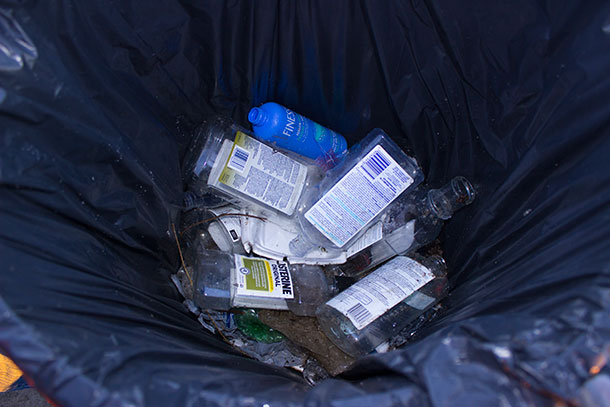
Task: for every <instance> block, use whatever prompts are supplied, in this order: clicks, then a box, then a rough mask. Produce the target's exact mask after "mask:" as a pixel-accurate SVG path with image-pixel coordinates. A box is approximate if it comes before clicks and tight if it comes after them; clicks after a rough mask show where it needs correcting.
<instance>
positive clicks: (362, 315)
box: [316, 255, 448, 357]
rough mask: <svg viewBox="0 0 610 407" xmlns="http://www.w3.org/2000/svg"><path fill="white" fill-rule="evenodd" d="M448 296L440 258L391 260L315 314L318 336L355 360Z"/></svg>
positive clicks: (417, 257) (420, 257) (400, 257)
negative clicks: (319, 333) (319, 329)
mask: <svg viewBox="0 0 610 407" xmlns="http://www.w3.org/2000/svg"><path fill="white" fill-rule="evenodd" d="M447 292H448V280H447V270H446V265H445V261H444V260H443V258H442V257H440V256H431V257H427V258H426V257H422V256H419V255H413V256H412V257H405V256H397V257H395V258H394V259H392V260H391V261H389V262H388V263H386V264H384V265H383V266H381V267H380V268H378V269H377V270H375V271H373V272H372V273H371V274H369V275H368V276H366V277H364V278H363V279H362V280H360V281H358V282H357V283H355V284H354V285H352V286H351V287H349V288H348V289H346V290H345V291H343V292H341V293H340V294H339V295H337V296H335V297H334V298H333V299H331V300H330V301H328V302H326V303H325V304H324V305H322V306H320V308H318V311H317V315H316V316H317V319H318V321H319V323H320V327H321V328H322V331H323V332H324V333H325V334H326V336H328V338H329V339H330V340H331V341H332V342H333V343H334V344H335V345H337V346H338V347H339V348H340V349H341V350H343V351H344V352H345V353H347V354H349V355H351V356H354V357H359V356H363V355H366V354H367V353H369V352H371V351H372V350H373V349H375V348H376V347H377V346H378V345H380V344H381V343H383V342H385V341H386V340H388V339H389V338H391V337H393V336H395V335H397V334H398V333H399V332H400V331H401V330H402V329H403V328H405V327H406V326H407V325H409V323H411V322H413V321H414V320H415V319H416V318H417V317H419V316H420V315H421V314H422V313H424V312H426V311H427V310H428V309H430V308H431V307H433V306H434V305H435V304H436V303H438V302H439V301H440V300H441V299H442V298H443V297H445V296H446V295H447Z"/></svg>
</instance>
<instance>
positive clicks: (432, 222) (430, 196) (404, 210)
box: [326, 177, 475, 276]
mask: <svg viewBox="0 0 610 407" xmlns="http://www.w3.org/2000/svg"><path fill="white" fill-rule="evenodd" d="M474 198H475V190H474V187H473V186H472V184H471V183H470V182H468V180H467V179H466V178H464V177H455V178H453V179H452V180H451V181H450V182H449V183H448V184H447V185H445V186H443V187H442V188H439V189H428V188H422V187H419V188H417V189H416V190H415V191H414V192H413V193H412V194H410V195H406V196H405V197H404V198H399V199H398V200H396V201H395V202H394V203H392V204H391V205H390V206H389V207H388V210H387V212H386V213H384V215H383V216H382V217H381V218H380V221H379V224H377V225H375V227H380V228H381V233H379V234H378V235H377V237H378V238H379V240H378V241H377V242H375V243H373V244H371V245H370V246H369V247H367V248H365V249H364V250H362V251H360V252H358V253H356V254H354V255H352V256H350V257H349V258H348V259H347V262H345V263H344V264H341V265H332V266H327V267H326V271H327V272H329V273H330V274H336V275H345V276H357V275H359V274H362V273H364V272H366V271H368V270H370V269H372V268H373V267H375V266H377V265H379V264H381V263H383V262H384V261H386V260H388V259H391V258H392V257H394V256H396V255H398V254H401V255H406V254H409V253H413V252H415V251H416V250H417V249H419V248H420V247H422V246H425V245H426V244H428V243H430V242H432V241H433V240H434V239H436V238H437V236H438V235H439V233H440V231H441V228H442V226H443V224H444V222H445V221H446V220H448V219H449V218H451V216H453V214H454V213H455V211H457V210H459V209H461V208H463V207H464V206H466V205H469V204H470V203H471V202H472V201H473V200H474Z"/></svg>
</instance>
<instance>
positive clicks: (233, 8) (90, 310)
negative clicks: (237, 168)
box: [0, 0, 610, 407]
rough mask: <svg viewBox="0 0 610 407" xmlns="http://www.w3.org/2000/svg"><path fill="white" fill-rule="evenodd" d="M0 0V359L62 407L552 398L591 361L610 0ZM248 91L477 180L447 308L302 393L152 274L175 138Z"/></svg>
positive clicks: (594, 365) (604, 282) (458, 222)
mask: <svg viewBox="0 0 610 407" xmlns="http://www.w3.org/2000/svg"><path fill="white" fill-rule="evenodd" d="M3 4H4V5H3V6H2V11H1V12H0V58H1V59H0V88H1V89H0V258H1V259H2V261H1V262H0V352H2V353H4V354H6V355H8V356H9V357H10V358H11V359H13V360H14V361H15V362H16V363H17V365H18V366H19V367H20V368H21V369H22V370H23V371H24V372H25V374H26V376H27V377H28V379H30V380H31V381H32V382H33V383H34V384H35V385H36V386H37V388H38V389H39V390H40V391H41V392H43V393H44V394H45V395H47V396H48V397H49V398H50V399H51V400H53V401H55V402H56V403H57V404H58V405H62V406H89V405H91V406H93V405H95V406H100V407H107V406H137V407H138V406H144V405H164V406H165V405H175V406H179V405H190V406H198V405H202V406H203V405H206V406H212V405H240V406H260V405H264V404H268V405H273V406H288V405H291V406H299V405H307V406H316V405H319V406H325V405H330V404H332V405H333V406H336V407H342V406H354V405H360V404H362V405H379V406H389V405H401V406H426V405H433V406H444V405H500V404H502V405H553V404H554V403H556V402H564V405H566V404H565V402H566V401H568V402H571V400H576V399H578V397H579V394H581V389H582V386H583V384H584V383H588V380H590V379H592V376H593V375H594V374H595V373H597V372H600V373H602V374H605V375H607V374H608V369H609V368H608V366H607V364H606V362H603V360H605V359H603V358H602V359H600V354H601V353H603V351H604V348H605V346H606V345H607V344H608V342H610V318H608V314H609V311H610V250H609V241H610V228H608V220H609V219H610V160H608V153H609V152H610V137H608V136H609V134H610V120H609V118H610V104H609V103H608V100H609V98H610V80H609V79H608V72H610V29H609V28H608V27H610V4H608V3H607V2H601V1H590V2H565V1H547V2H542V1H540V2H532V1H516V2H508V3H507V2H487V1H475V2H469V3H468V4H463V3H462V2H455V1H446V0H439V1H434V2H433V1H411V2H379V1H348V0H345V1H333V2H326V1H311V2H279V1H260V2H247V1H244V2H234V1H231V2H212V1H210V2H201V1H194V0H183V1H174V0H167V1H164V2H154V4H153V3H151V2H148V1H125V2H123V1H121V2H110V3H107V2H78V1H54V2H42V1H41V2H19V1H10V2H5V3H3ZM34 59H35V61H34V63H27V61H28V60H29V61H33V60H34ZM19 61H21V62H19ZM268 100H273V101H277V102H278V103H281V104H283V105H285V106H287V107H289V108H291V109H294V110H295V111H298V112H299V113H301V114H303V115H305V116H307V117H309V118H311V119H312V120H315V121H316V122H319V123H320V124H322V125H325V126H328V127H331V128H333V129H335V130H336V131H338V132H340V133H341V134H344V135H346V136H347V138H348V142H349V143H350V145H351V144H353V143H354V142H355V141H357V140H359V139H360V138H361V137H363V136H364V135H365V134H366V133H367V132H368V131H369V130H371V129H372V128H374V127H380V128H383V129H384V130H385V131H386V132H387V133H388V134H389V135H390V136H391V137H393V139H394V140H395V141H396V142H397V143H398V144H399V145H401V146H402V147H403V148H404V149H405V151H406V152H407V153H408V154H410V155H412V156H414V157H416V158H417V159H418V161H419V163H420V164H421V166H422V168H423V169H424V172H425V175H426V181H427V182H428V183H429V184H430V185H431V186H440V185H442V184H444V183H445V182H447V181H448V180H449V179H450V178H452V177H454V176H456V175H463V176H465V177H467V178H468V179H469V180H472V181H473V183H474V184H475V188H476V189H477V194H478V198H477V200H476V201H475V202H474V203H473V204H472V205H471V206H469V207H467V208H464V209H463V210H461V211H459V212H458V213H456V214H455V216H454V217H453V218H452V219H451V221H449V222H448V224H447V225H446V227H445V229H444V231H443V233H442V235H441V241H442V242H443V245H442V249H443V254H444V256H445V258H446V259H447V262H448V265H449V269H450V282H451V285H452V290H451V294H450V296H449V297H448V299H447V300H446V301H444V302H443V310H442V312H439V314H438V315H437V316H436V317H435V318H434V319H433V320H431V321H430V322H429V323H428V324H426V325H425V326H424V327H422V328H421V329H420V330H419V331H418V334H417V337H416V338H415V339H416V340H415V341H413V342H411V343H409V344H408V345H406V346H404V347H402V348H401V349H399V350H396V351H392V352H389V353H385V354H376V355H371V356H369V357H367V358H364V359H362V360H361V361H360V363H359V364H358V365H357V366H356V367H355V368H354V369H353V370H352V371H350V372H348V373H347V374H345V375H343V376H342V377H341V378H336V379H327V380H325V381H322V382H321V383H320V384H319V385H317V386H315V387H310V386H308V384H307V383H306V382H305V380H304V379H303V378H302V377H301V376H300V375H298V374H297V373H296V372H291V371H289V370H287V369H283V368H277V367H272V366H267V365H264V364H261V363H260V362H256V361H254V360H251V359H248V358H246V357H244V356H242V355H240V354H238V353H236V352H235V351H234V350H233V349H232V348H231V347H230V346H229V345H227V344H225V343H224V342H222V340H221V339H220V338H218V337H217V336H213V335H212V334H211V333H209V332H208V331H207V330H205V329H204V328H203V327H202V326H201V325H200V324H199V322H198V321H197V320H195V319H194V318H193V317H192V316H191V315H189V313H188V311H187V310H186V308H185V307H184V306H183V305H182V303H181V299H180V295H179V293H178V292H177V291H176V289H175V288H174V287H173V285H172V283H171V281H170V277H169V276H170V275H171V274H172V273H173V272H175V270H177V269H178V267H179V257H178V254H177V251H176V245H175V242H174V241H173V233H172V226H171V224H172V223H173V222H176V216H177V213H178V212H179V209H180V207H181V205H182V199H183V196H182V191H183V185H181V182H180V181H179V177H180V168H179V165H180V161H181V158H182V156H183V155H184V153H185V151H186V148H187V146H188V142H189V140H190V138H191V135H192V130H193V129H194V128H195V126H196V125H197V124H199V123H200V122H201V121H202V120H203V119H204V117H207V116H208V115H210V114H212V113H219V114H226V115H229V116H232V117H233V118H234V119H235V120H237V121H239V122H241V123H242V124H247V121H246V115H247V112H248V110H249V108H250V107H251V106H253V105H259V104H260V103H262V102H265V101H268ZM600 360H601V361H602V362H603V363H602V362H600ZM587 389H588V388H587ZM587 391H589V390H587ZM567 405H569V404H567Z"/></svg>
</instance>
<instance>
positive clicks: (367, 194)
mask: <svg viewBox="0 0 610 407" xmlns="http://www.w3.org/2000/svg"><path fill="white" fill-rule="evenodd" d="M423 178H424V177H423V174H422V172H421V170H420V168H419V166H418V165H417V162H416V161H415V159H413V158H411V157H409V156H408V155H407V154H405V153H404V151H402V150H401V149H400V147H398V145H396V143H394V142H393V141H392V140H391V139H390V138H389V137H388V135H387V134H385V133H384V132H383V131H382V130H379V129H375V130H373V131H371V132H370V133H369V134H368V135H367V136H366V137H365V138H364V139H363V140H362V141H361V142H360V143H359V144H358V145H356V146H354V147H352V148H351V149H350V151H349V152H348V154H347V156H346V158H345V162H344V163H343V164H342V165H341V166H339V167H337V168H336V169H335V170H334V171H332V170H331V171H329V172H327V173H326V175H325V176H324V179H323V180H322V182H320V184H319V186H318V187H317V188H312V191H311V192H308V195H306V196H304V197H303V199H302V201H301V203H300V204H299V208H298V217H299V223H300V226H301V229H302V232H301V233H300V234H299V236H297V237H296V238H295V239H293V240H292V241H291V249H292V251H293V252H294V253H295V254H297V255H301V254H303V253H307V252H308V251H310V250H311V248H312V247H323V248H326V249H331V248H342V247H344V246H346V245H347V244H349V243H350V242H354V241H355V240H356V239H357V238H358V237H360V236H361V235H362V234H364V233H365V232H366V231H367V229H368V227H370V226H371V225H374V224H375V223H376V221H377V220H378V219H379V217H380V216H381V215H382V214H383V213H384V211H385V210H386V208H387V207H388V205H390V204H391V203H392V202H393V201H394V200H396V199H397V198H398V197H400V196H401V195H403V194H407V193H409V192H410V190H411V189H412V188H413V187H415V186H417V185H418V184H419V183H421V181H422V180H423Z"/></svg>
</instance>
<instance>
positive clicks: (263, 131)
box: [248, 102, 347, 169]
mask: <svg viewBox="0 0 610 407" xmlns="http://www.w3.org/2000/svg"><path fill="white" fill-rule="evenodd" d="M248 120H249V121H250V123H252V129H253V130H254V135H255V137H257V138H258V139H260V140H264V141H267V142H269V143H272V144H274V145H276V146H278V147H279V148H283V149H286V150H289V151H293V152H295V153H297V154H300V155H302V156H305V157H308V158H311V159H312V160H314V161H315V162H316V163H317V164H318V165H319V166H320V167H322V168H323V169H331V168H333V167H335V166H336V165H338V164H339V163H340V162H341V161H343V158H344V157H345V155H346V154H347V141H345V138H344V137H343V136H342V135H340V134H339V133H336V132H334V131H332V130H330V129H327V128H326V127H324V126H321V125H319V124H318V123H316V122H314V121H313V120H310V119H308V118H306V117H304V116H301V115H300V114H298V113H295V112H293V111H292V110H290V109H288V108H285V107H284V106H281V105H279V104H277V103H274V102H267V103H265V104H263V105H262V106H260V107H253V108H252V109H251V110H250V113H249V114H248Z"/></svg>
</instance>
